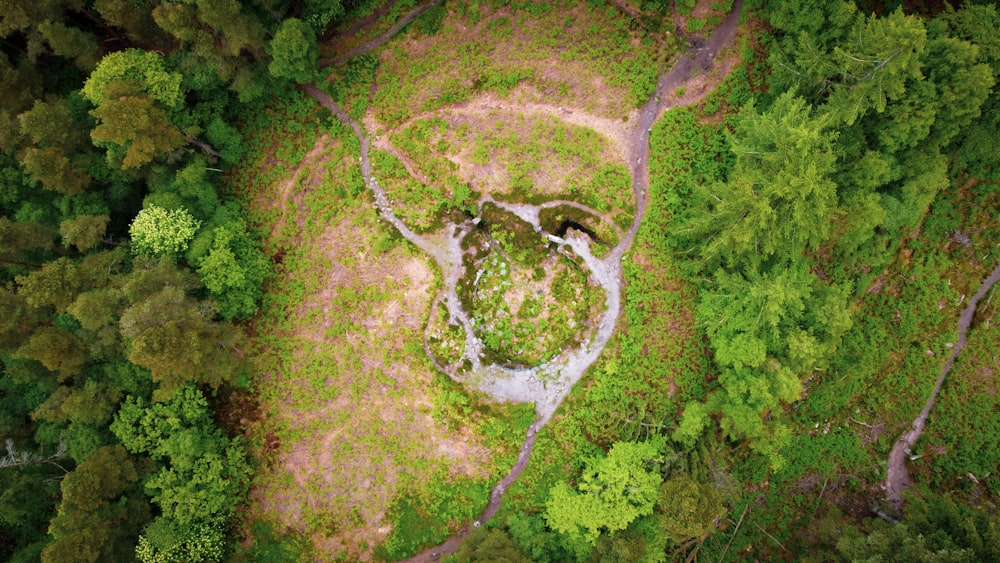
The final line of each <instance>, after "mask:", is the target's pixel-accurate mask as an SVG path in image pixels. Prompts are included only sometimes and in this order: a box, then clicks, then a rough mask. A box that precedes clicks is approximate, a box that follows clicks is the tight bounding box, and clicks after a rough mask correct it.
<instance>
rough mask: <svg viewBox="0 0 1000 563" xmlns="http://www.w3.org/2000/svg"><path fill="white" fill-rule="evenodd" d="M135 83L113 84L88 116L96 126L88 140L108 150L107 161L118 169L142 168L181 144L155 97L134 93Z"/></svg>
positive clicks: (179, 136)
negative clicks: (91, 116)
mask: <svg viewBox="0 0 1000 563" xmlns="http://www.w3.org/2000/svg"><path fill="white" fill-rule="evenodd" d="M138 86H139V83H136V82H124V81H115V82H111V83H109V84H108V85H107V86H106V87H105V88H104V90H103V92H104V94H105V95H106V96H107V97H106V98H104V99H103V100H102V102H101V105H99V106H98V107H97V108H96V109H94V110H93V111H92V112H91V114H92V115H93V116H94V117H96V118H97V126H96V127H94V130H93V131H91V134H90V136H91V138H93V140H94V142H95V143H96V144H98V145H99V146H104V147H106V148H108V162H109V163H113V165H115V166H120V167H121V168H122V170H128V169H130V168H138V167H141V166H144V165H146V164H148V163H150V162H152V161H153V160H154V159H156V158H158V157H160V156H162V155H164V154H166V153H169V152H171V151H174V150H175V149H177V148H179V147H180V146H181V145H183V144H184V135H183V134H182V133H181V131H180V130H178V129H177V127H175V126H174V125H173V123H171V121H170V117H169V116H168V115H167V112H166V111H164V109H163V108H162V107H160V106H159V105H157V103H156V101H155V98H152V97H151V96H149V95H147V94H145V93H144V92H141V91H138Z"/></svg>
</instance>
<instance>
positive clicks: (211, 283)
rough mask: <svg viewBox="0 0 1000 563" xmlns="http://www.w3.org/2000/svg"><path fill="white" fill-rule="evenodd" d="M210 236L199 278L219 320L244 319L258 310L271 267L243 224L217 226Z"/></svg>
mask: <svg viewBox="0 0 1000 563" xmlns="http://www.w3.org/2000/svg"><path fill="white" fill-rule="evenodd" d="M212 237H213V238H212V247H211V249H210V250H209V251H208V255H207V256H205V257H204V258H203V259H201V261H200V265H199V267H198V275H199V276H200V278H201V281H202V283H203V284H204V285H205V288H206V289H208V291H209V292H210V293H211V294H212V296H213V297H214V298H215V299H216V301H217V302H218V304H219V314H220V315H222V318H224V319H226V320H233V319H247V318H249V317H250V316H251V315H253V313H254V312H256V311H257V304H258V303H259V302H260V298H261V295H262V294H263V291H264V282H265V280H267V279H268V278H269V277H270V276H271V264H270V262H269V261H268V260H267V259H266V258H265V257H264V255H263V253H262V252H261V249H260V245H259V244H258V243H257V241H255V240H254V239H253V238H251V237H250V234H249V233H248V232H247V228H246V225H244V224H242V222H234V223H230V224H227V225H223V226H220V227H216V228H215V229H214V230H213V231H212Z"/></svg>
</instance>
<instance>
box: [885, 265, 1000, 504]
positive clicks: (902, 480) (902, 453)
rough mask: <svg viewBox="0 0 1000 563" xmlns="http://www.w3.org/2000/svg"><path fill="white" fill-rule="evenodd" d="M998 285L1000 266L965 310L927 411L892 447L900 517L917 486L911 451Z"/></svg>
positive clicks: (888, 481)
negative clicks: (981, 306)
mask: <svg viewBox="0 0 1000 563" xmlns="http://www.w3.org/2000/svg"><path fill="white" fill-rule="evenodd" d="M997 281H1000V264H998V265H997V267H996V268H994V269H993V273H991V274H990V275H989V276H988V277H987V278H986V279H985V280H983V284H982V285H980V286H979V290H978V291H976V294H975V295H973V296H972V299H970V300H969V304H968V305H966V306H965V309H963V310H962V314H961V315H960V316H959V318H958V341H956V342H955V346H954V347H952V349H951V355H950V356H948V361H946V362H945V363H944V367H942V368H941V375H939V376H938V378H937V381H936V382H935V383H934V390H933V391H931V394H930V396H929V397H927V402H926V403H925V404H924V409H923V410H922V411H920V414H919V415H917V418H916V419H915V420H914V421H913V424H912V425H910V429H909V430H907V431H906V432H905V433H904V434H903V435H902V436H900V438H899V440H897V441H896V443H895V444H894V445H893V446H892V451H891V452H889V464H888V471H886V477H885V500H886V501H887V502H888V503H889V507H890V508H891V509H892V511H893V512H895V514H896V515H897V516H898V515H899V513H900V510H901V509H902V507H903V492H904V491H905V490H906V489H908V488H909V487H910V485H912V484H913V479H912V478H911V477H910V472H909V470H908V469H907V467H906V457H907V456H908V455H909V454H910V449H911V448H912V447H913V445H914V444H916V443H917V440H919V439H920V435H921V434H922V433H923V431H924V424H925V423H926V422H927V417H928V416H929V415H930V414H931V409H932V408H934V402H935V401H936V400H937V396H938V393H940V392H941V386H942V385H944V380H945V377H947V376H948V372H950V371H951V368H952V366H954V365H955V358H957V357H958V354H959V352H961V351H962V348H965V334H966V332H967V331H968V330H969V325H970V324H972V318H973V317H974V316H975V315H976V305H977V304H978V303H979V300H980V299H982V298H983V296H984V295H986V292H988V291H989V290H990V288H992V287H993V285H994V284H995V283H997Z"/></svg>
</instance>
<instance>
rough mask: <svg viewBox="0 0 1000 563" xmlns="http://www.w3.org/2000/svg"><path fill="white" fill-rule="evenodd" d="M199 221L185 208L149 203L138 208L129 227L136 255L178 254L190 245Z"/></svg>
mask: <svg viewBox="0 0 1000 563" xmlns="http://www.w3.org/2000/svg"><path fill="white" fill-rule="evenodd" d="M199 226H200V222H199V221H198V220H197V219H195V218H194V217H192V216H191V214H190V213H188V211H187V210H185V209H173V210H166V209H163V208H162V207H159V206H156V205H150V206H149V207H146V208H143V209H142V210H140V211H139V214H138V215H136V216H135V219H134V220H133V221H132V225H131V226H130V227H129V234H130V235H131V236H132V249H133V251H135V252H136V253H137V254H145V255H150V256H160V255H163V256H177V255H179V254H180V253H181V252H183V251H184V249H186V248H187V245H188V243H189V242H190V241H191V239H192V238H193V237H194V234H195V232H196V231H197V230H198V227H199Z"/></svg>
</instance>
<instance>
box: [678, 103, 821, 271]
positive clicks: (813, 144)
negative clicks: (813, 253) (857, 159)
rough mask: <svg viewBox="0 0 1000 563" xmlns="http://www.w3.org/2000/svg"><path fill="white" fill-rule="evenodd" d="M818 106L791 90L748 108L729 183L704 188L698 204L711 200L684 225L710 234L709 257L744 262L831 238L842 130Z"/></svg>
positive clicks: (703, 250) (697, 234) (699, 235)
mask: <svg viewBox="0 0 1000 563" xmlns="http://www.w3.org/2000/svg"><path fill="white" fill-rule="evenodd" d="M810 113H811V111H810V107H809V106H808V105H807V104H806V102H805V101H804V100H802V99H801V98H796V97H795V96H793V95H791V94H785V95H783V96H782V97H781V98H779V99H778V101H777V102H775V105H774V107H773V108H771V109H770V110H769V111H768V112H766V113H763V114H761V113H758V112H757V111H756V110H755V109H754V108H753V106H751V107H750V108H747V109H744V110H743V111H742V112H741V113H740V118H739V120H738V121H737V123H736V131H735V133H734V134H733V139H732V143H733V147H732V150H733V152H734V153H735V154H736V159H737V160H736V166H735V167H734V169H733V171H732V172H731V173H730V175H729V178H728V180H727V181H726V182H725V183H718V184H715V185H712V186H709V187H706V188H705V189H704V191H700V192H696V197H697V200H696V201H697V203H696V204H695V205H698V206H704V208H703V209H699V210H698V211H697V212H696V213H695V214H694V216H693V218H692V219H691V220H690V221H688V223H687V224H686V225H683V226H682V227H681V228H682V229H684V230H685V231H690V236H691V237H692V239H694V240H703V242H701V243H699V245H698V252H699V254H700V255H701V256H702V257H703V258H704V259H705V260H706V262H707V263H708V264H714V263H717V262H718V261H719V260H720V259H721V260H724V261H725V263H726V264H727V265H728V266H730V267H734V268H741V267H743V266H744V265H746V264H759V263H760V262H762V261H766V260H768V259H769V258H771V257H772V256H775V255H776V254H777V255H778V256H782V257H785V256H788V257H796V256H799V255H800V254H801V253H802V252H803V251H804V250H805V249H806V248H810V249H815V248H816V247H817V246H818V245H819V244H820V242H821V241H823V240H824V239H825V238H826V236H827V234H828V233H829V229H830V224H831V220H832V219H833V217H834V212H835V205H836V192H835V189H836V185H835V184H834V183H833V182H832V181H831V180H830V175H831V174H832V173H833V171H834V163H835V156H834V153H833V145H832V142H833V140H834V139H835V138H836V135H833V134H830V133H829V132H826V131H825V128H826V123H827V119H826V118H825V117H814V116H812V115H810ZM709 267H710V266H709Z"/></svg>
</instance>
